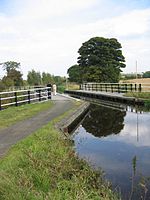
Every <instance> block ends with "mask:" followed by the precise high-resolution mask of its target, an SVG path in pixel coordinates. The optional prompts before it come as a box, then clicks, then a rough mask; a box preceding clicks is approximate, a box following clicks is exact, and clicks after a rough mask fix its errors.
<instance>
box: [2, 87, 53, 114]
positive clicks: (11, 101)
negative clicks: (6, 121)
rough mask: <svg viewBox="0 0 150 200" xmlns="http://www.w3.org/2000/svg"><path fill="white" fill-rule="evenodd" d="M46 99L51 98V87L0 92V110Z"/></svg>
mask: <svg viewBox="0 0 150 200" xmlns="http://www.w3.org/2000/svg"><path fill="white" fill-rule="evenodd" d="M48 99H51V87H39V88H34V89H27V90H15V91H9V92H0V110H2V109H4V108H7V107H8V106H12V105H14V106H18V105H20V104H25V103H28V104H30V103H33V102H38V101H46V100H48Z"/></svg>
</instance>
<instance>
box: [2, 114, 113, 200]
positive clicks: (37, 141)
mask: <svg viewBox="0 0 150 200" xmlns="http://www.w3.org/2000/svg"><path fill="white" fill-rule="evenodd" d="M64 116H65V115H63V116H62V117H64ZM58 120H60V117H59V118H57V119H55V120H53V121H52V122H50V123H49V124H48V125H46V126H44V127H42V128H41V129H39V130H38V131H36V132H35V133H34V134H32V135H31V136H29V137H27V138H26V139H24V140H22V141H21V142H19V143H18V144H17V145H15V146H14V147H13V148H12V149H11V150H10V152H9V153H8V155H7V156H6V157H5V158H3V159H2V160H0V177H1V179H0V199H3V200H46V199H47V200H99V199H100V200H111V199H112V200H115V199H117V197H116V195H115V194H114V193H113V192H112V191H111V189H110V184H109V183H107V182H106V181H104V179H103V175H102V172H101V171H99V172H94V171H93V170H92V169H91V168H90V167H89V166H88V165H87V164H86V163H85V162H84V161H82V160H79V159H78V158H77V157H76V155H75V153H74V151H73V150H72V144H71V142H69V141H68V140H65V139H64V137H63V135H62V134H60V132H58V130H56V129H55V128H54V126H55V123H56V122H57V121H58Z"/></svg>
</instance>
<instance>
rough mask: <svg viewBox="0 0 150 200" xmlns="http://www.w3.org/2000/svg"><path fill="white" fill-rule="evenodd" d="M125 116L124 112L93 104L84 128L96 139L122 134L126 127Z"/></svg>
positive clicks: (84, 122) (83, 124)
mask: <svg viewBox="0 0 150 200" xmlns="http://www.w3.org/2000/svg"><path fill="white" fill-rule="evenodd" d="M125 116H126V112H125V111H124V110H121V109H112V108H109V107H104V106H99V105H95V104H91V106H90V111H89V114H88V115H87V117H86V120H84V121H83V123H82V126H83V127H84V128H85V129H86V131H87V132H89V133H91V134H93V135H94V136H96V137H102V136H104V137H106V136H108V135H111V134H118V133H120V131H121V130H122V129H123V127H124V117H125Z"/></svg>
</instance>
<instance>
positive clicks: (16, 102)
mask: <svg viewBox="0 0 150 200" xmlns="http://www.w3.org/2000/svg"><path fill="white" fill-rule="evenodd" d="M14 95H15V105H16V106H18V101H17V92H15V93H14Z"/></svg>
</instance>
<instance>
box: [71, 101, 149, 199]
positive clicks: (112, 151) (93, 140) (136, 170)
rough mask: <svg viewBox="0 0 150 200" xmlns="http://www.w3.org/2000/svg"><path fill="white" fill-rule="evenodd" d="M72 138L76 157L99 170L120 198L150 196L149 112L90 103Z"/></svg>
mask: <svg viewBox="0 0 150 200" xmlns="http://www.w3.org/2000/svg"><path fill="white" fill-rule="evenodd" d="M72 139H73V140H74V148H75V151H76V153H77V154H78V156H79V157H80V158H82V159H84V160H86V161H87V162H88V163H89V164H90V165H91V166H92V167H93V168H94V169H96V170H98V169H102V170H103V171H104V173H105V177H106V179H107V180H109V181H110V182H111V183H112V187H113V189H114V190H115V191H117V192H119V193H120V195H121V197H122V199H125V200H126V199H134V200H138V199H150V112H146V111H143V110H142V109H140V110H139V108H132V107H129V106H125V105H114V104H113V105H110V104H108V105H107V104H105V105H103V104H100V105H97V104H91V105H90V109H89V112H88V113H87V114H86V116H85V118H84V120H82V122H81V124H80V125H79V127H78V128H77V129H76V130H75V131H74V132H73V134H72Z"/></svg>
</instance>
